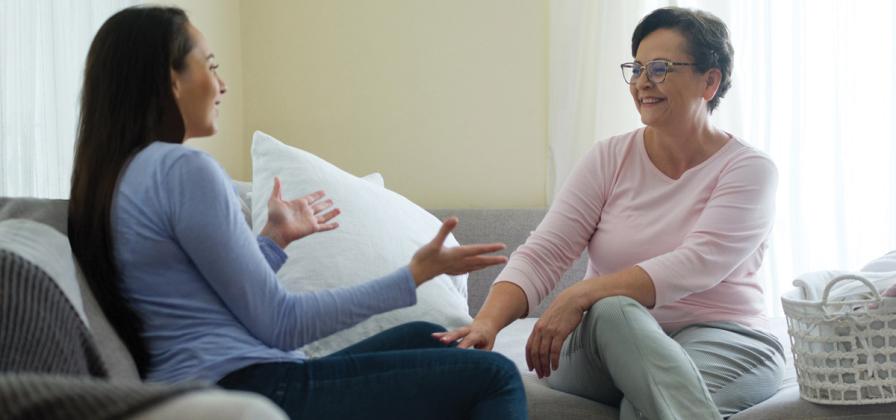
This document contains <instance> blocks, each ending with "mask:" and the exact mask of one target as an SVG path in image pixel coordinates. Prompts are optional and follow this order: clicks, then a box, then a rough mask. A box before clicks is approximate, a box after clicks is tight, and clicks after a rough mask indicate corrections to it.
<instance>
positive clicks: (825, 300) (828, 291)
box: [821, 274, 881, 307]
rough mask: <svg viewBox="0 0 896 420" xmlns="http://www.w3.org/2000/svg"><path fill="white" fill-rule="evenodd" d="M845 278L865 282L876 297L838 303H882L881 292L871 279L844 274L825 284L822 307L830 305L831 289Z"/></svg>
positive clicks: (838, 303) (839, 303)
mask: <svg viewBox="0 0 896 420" xmlns="http://www.w3.org/2000/svg"><path fill="white" fill-rule="evenodd" d="M844 280H858V281H860V282H862V283H864V284H865V286H868V289H869V290H871V293H872V294H873V295H874V298H872V299H863V300H845V301H843V302H837V303H836V304H837V305H858V304H860V303H869V302H874V303H877V304H878V305H879V304H880V302H881V297H880V292H878V291H877V289H876V288H875V287H874V285H873V284H871V282H870V281H868V279H866V278H864V277H862V276H857V275H855V274H844V275H842V276H837V277H835V278H834V279H833V280H831V281H830V282H828V285H827V286H825V288H824V294H823V295H822V297H821V306H822V307H826V306H827V305H828V295H830V294H831V289H833V288H834V285H835V284H837V283H840V282H841V281H844Z"/></svg>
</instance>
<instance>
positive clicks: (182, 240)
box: [161, 152, 416, 350]
mask: <svg viewBox="0 0 896 420" xmlns="http://www.w3.org/2000/svg"><path fill="white" fill-rule="evenodd" d="M164 182H165V184H166V185H163V186H161V187H162V188H164V189H165V195H166V196H167V197H168V198H169V203H168V206H169V209H168V219H169V223H170V224H171V230H172V233H173V235H174V238H175V240H176V241H177V243H178V244H179V245H180V247H181V248H182V249H183V251H184V253H185V254H186V255H187V256H189V258H190V259H191V261H192V262H193V264H194V265H195V266H196V268H197V270H198V271H199V273H200V274H201V276H202V278H203V279H204V280H205V281H206V282H207V283H208V284H209V286H210V287H211V288H212V289H213V290H214V291H215V292H216V293H217V294H218V295H219V296H220V297H221V301H222V302H223V304H224V305H225V306H227V308H228V310H230V311H231V312H232V313H233V314H234V316H235V317H236V318H237V319H238V320H239V321H240V323H242V324H243V325H244V326H245V327H246V328H247V329H248V330H249V331H250V332H251V334H252V335H253V336H255V337H256V338H258V339H259V340H261V341H262V342H264V343H265V344H266V345H268V346H271V347H275V348H280V349H284V350H292V349H295V348H298V347H301V346H302V345H304V344H306V343H309V342H312V341H314V340H316V339H318V338H321V337H324V336H326V335H329V334H332V333H334V332H336V331H339V330H342V329H345V328H348V327H350V326H352V325H354V324H356V323H358V322H360V321H363V320H364V319H367V318H368V317H370V316H372V315H374V314H377V313H381V312H385V311H388V310H392V309H396V308H400V307H405V306H409V305H413V304H414V303H415V302H416V292H415V281H414V279H413V278H412V276H411V274H410V272H409V271H408V270H407V268H403V269H400V270H398V271H396V272H394V273H391V274H389V275H387V276H385V277H382V278H379V279H375V280H372V281H369V282H366V283H362V284H360V285H357V286H353V287H346V288H340V289H332V290H322V291H318V292H314V293H302V294H295V293H290V292H288V291H286V290H285V289H283V287H282V286H281V285H280V283H279V281H278V280H277V277H276V275H275V274H274V271H273V270H272V269H271V266H270V265H269V264H268V262H267V261H266V259H265V257H264V256H263V255H262V252H261V251H260V248H259V246H258V242H257V238H256V237H254V235H253V234H252V233H251V231H249V230H248V229H246V226H245V221H244V220H243V219H242V215H241V213H240V210H239V206H238V204H237V203H236V199H235V197H233V196H232V193H231V191H230V186H229V182H228V180H227V176H226V174H225V173H224V172H223V170H222V169H221V168H220V167H219V166H218V165H217V163H215V162H214V160H212V158H211V157H209V156H207V155H205V154H202V153H199V152H192V153H188V154H185V155H184V156H181V157H180V158H179V159H178V160H177V161H176V162H175V163H174V164H173V165H172V167H171V170H170V171H168V173H167V175H166V179H165V181H164ZM359 275H363V274H361V273H359Z"/></svg>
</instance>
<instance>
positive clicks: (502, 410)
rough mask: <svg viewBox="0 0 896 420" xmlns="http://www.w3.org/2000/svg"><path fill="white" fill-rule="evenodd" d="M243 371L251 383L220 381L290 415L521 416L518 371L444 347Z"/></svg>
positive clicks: (502, 361) (483, 355) (487, 356)
mask: <svg viewBox="0 0 896 420" xmlns="http://www.w3.org/2000/svg"><path fill="white" fill-rule="evenodd" d="M245 370H247V371H249V372H251V378H249V382H251V383H241V384H240V383H235V382H239V381H234V380H231V379H232V378H231V376H228V377H227V378H225V379H224V380H222V381H221V382H220V383H219V384H220V385H222V386H224V387H225V388H231V389H241V390H248V391H255V392H259V393H262V394H264V395H266V396H268V397H269V398H271V400H273V401H274V403H276V404H277V405H279V406H280V407H281V408H283V410H284V411H286V412H287V414H288V415H289V416H290V417H291V418H327V419H378V418H382V419H420V418H428V419H461V418H471V417H473V418H487V417H489V416H491V418H525V415H526V414H525V412H526V404H525V393H524V392H523V388H522V383H521V382H520V378H519V372H518V371H517V370H516V367H515V366H514V365H513V363H512V362H510V361H509V360H507V358H505V357H503V356H501V355H500V354H497V353H491V352H484V351H478V350H460V349H452V348H447V349H424V350H398V351H385V352H377V353H356V354H355V353H353V354H345V355H338V356H337V355H334V356H328V357H324V358H321V359H315V360H308V361H305V362H303V363H268V364H260V365H255V366H251V367H250V368H248V369H245ZM237 373H240V372H239V371H238V372H237ZM244 376H245V375H244ZM476 413H479V414H482V415H480V416H475V415H474V414H476Z"/></svg>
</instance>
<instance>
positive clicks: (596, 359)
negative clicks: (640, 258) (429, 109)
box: [548, 296, 784, 420]
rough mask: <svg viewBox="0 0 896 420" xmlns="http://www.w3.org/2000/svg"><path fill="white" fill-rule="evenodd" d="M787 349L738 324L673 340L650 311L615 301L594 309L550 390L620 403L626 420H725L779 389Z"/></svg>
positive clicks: (567, 348) (566, 350) (702, 328)
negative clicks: (642, 419) (723, 418)
mask: <svg viewBox="0 0 896 420" xmlns="http://www.w3.org/2000/svg"><path fill="white" fill-rule="evenodd" d="M783 368H784V350H783V348H782V347H781V344H780V343H779V342H778V340H777V339H776V338H775V337H774V336H773V335H771V334H768V333H765V332H762V331H757V330H752V329H749V328H745V327H742V326H739V325H735V324H732V323H724V322H712V323H706V324H697V325H692V326H689V327H686V328H683V329H681V330H679V331H677V332H675V333H674V334H672V335H671V336H670V335H667V334H666V333H665V332H663V330H662V328H660V325H659V324H658V323H657V322H656V320H655V319H654V318H653V316H651V315H650V313H649V312H648V311H647V309H646V308H644V306H642V305H641V304H640V303H638V302H636V301H635V300H633V299H630V298H627V297H622V296H615V297H609V298H605V299H601V300H600V301H599V302H598V303H595V304H594V305H593V306H591V309H590V310H589V311H588V313H587V314H586V315H585V318H584V319H583V320H582V323H581V324H580V325H579V326H578V327H577V328H576V329H575V331H573V333H572V334H571V335H570V336H569V338H568V339H567V340H566V342H565V343H564V344H563V351H562V353H561V357H560V367H559V369H557V371H555V372H552V373H551V376H550V377H548V385H550V386H551V388H554V389H557V390H560V391H564V392H569V393H571V394H576V395H579V396H582V397H585V398H589V399H592V400H595V401H598V402H601V403H604V404H609V405H619V408H620V419H622V420H629V419H641V418H647V419H718V418H720V417H728V416H731V415H733V414H735V413H737V412H739V411H741V410H744V409H746V408H749V407H751V406H752V405H754V404H756V403H759V402H761V401H763V400H765V399H767V398H769V397H770V396H772V395H774V394H775V392H777V391H778V386H779V385H780V384H781V375H782V370H783Z"/></svg>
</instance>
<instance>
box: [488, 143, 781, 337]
mask: <svg viewBox="0 0 896 420" xmlns="http://www.w3.org/2000/svg"><path fill="white" fill-rule="evenodd" d="M776 186H777V169H776V168H775V164H774V163H773V162H772V161H771V160H770V159H769V158H768V157H766V156H765V155H763V154H762V153H760V152H759V151H757V150H755V149H753V148H751V147H749V146H747V145H745V144H744V143H742V142H741V141H740V140H738V139H735V138H732V139H731V140H729V141H728V143H727V144H725V146H723V147H722V148H721V149H720V150H719V151H717V152H716V153H715V154H714V155H713V156H711V157H710V158H709V159H707V160H706V161H704V162H703V163H701V164H699V165H697V166H695V167H694V168H691V169H690V170H688V171H687V172H685V173H684V175H682V176H681V177H680V178H679V179H677V180H675V179H671V178H669V177H668V176H666V175H664V174H663V173H662V172H660V171H659V170H658V169H657V168H656V166H654V165H653V163H652V162H651V161H650V158H649V157H648V156H647V150H646V149H645V147H644V129H643V128H641V129H638V130H635V131H633V132H631V133H627V134H623V135H620V136H616V137H612V138H610V139H607V140H604V141H600V142H598V143H596V144H595V145H594V147H592V148H591V150H590V151H589V152H588V154H587V155H586V156H585V157H584V159H582V160H581V161H580V162H579V163H578V165H577V166H576V168H575V170H574V171H573V172H572V174H570V177H569V179H568V180H567V181H566V184H565V185H564V187H563V189H562V190H561V191H560V192H559V194H558V195H557V197H556V199H555V200H554V203H553V205H552V206H551V208H550V210H549V211H548V213H547V215H546V216H545V218H544V220H543V221H542V222H541V224H540V225H539V226H538V228H537V229H536V230H535V232H533V233H532V235H531V236H530V237H529V239H528V240H527V241H526V243H525V244H523V245H522V246H520V247H519V248H518V249H517V250H516V251H515V252H514V253H513V254H512V255H511V257H510V261H509V262H508V263H507V266H506V267H505V268H504V270H503V271H502V272H501V274H500V275H499V276H498V278H497V279H496V282H500V281H509V282H512V283H514V284H517V285H519V286H520V287H521V288H522V289H523V291H524V292H525V293H526V297H527V298H528V300H529V308H530V310H532V309H534V308H535V307H536V306H538V304H539V303H540V302H541V301H542V300H543V299H544V298H545V297H546V296H547V295H548V293H550V292H551V290H553V288H554V286H555V285H556V284H557V282H558V281H559V279H560V278H561V276H562V274H563V273H564V272H565V271H566V270H568V269H569V267H570V266H571V265H572V263H573V261H575V260H576V259H577V258H578V257H579V255H581V253H582V251H583V250H584V249H585V247H586V246H587V247H588V256H589V262H588V270H587V273H586V274H585V278H592V277H596V276H600V275H604V274H610V273H614V272H617V271H620V270H623V269H626V268H629V267H632V266H635V265H637V266H639V267H641V268H642V269H643V270H644V271H646V272H647V273H648V274H649V275H650V278H651V279H653V283H654V286H655V287H656V306H655V307H654V308H653V309H652V310H651V313H652V314H653V316H654V317H655V318H656V320H657V321H658V322H659V323H660V325H661V326H662V327H663V329H664V330H665V331H667V332H672V331H674V330H677V329H679V328H682V327H684V326H687V325H691V324H694V323H699V322H707V321H730V322H735V323H738V324H741V325H744V326H747V327H751V328H766V327H767V326H766V323H767V320H766V318H765V316H764V315H763V296H762V293H763V291H762V286H761V285H760V284H759V280H758V278H757V277H758V275H757V273H758V271H759V267H760V265H761V264H762V257H763V254H764V252H765V250H766V248H767V247H768V245H767V241H768V236H769V232H770V231H771V227H772V222H773V219H774V214H775V208H774V204H775V189H776Z"/></svg>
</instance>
